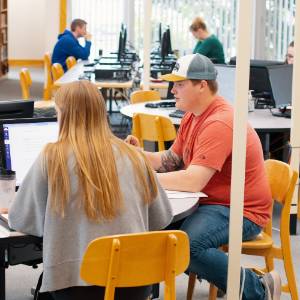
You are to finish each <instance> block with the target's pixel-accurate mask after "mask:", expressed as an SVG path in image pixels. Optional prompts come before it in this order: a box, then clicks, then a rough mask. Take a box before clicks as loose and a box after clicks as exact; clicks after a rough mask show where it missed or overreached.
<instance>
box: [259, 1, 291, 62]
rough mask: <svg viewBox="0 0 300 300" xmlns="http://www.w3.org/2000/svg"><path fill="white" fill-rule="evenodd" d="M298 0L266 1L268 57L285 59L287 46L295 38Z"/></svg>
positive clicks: (266, 46)
mask: <svg viewBox="0 0 300 300" xmlns="http://www.w3.org/2000/svg"><path fill="white" fill-rule="evenodd" d="M295 6H296V0H267V1H266V10H267V15H266V39H265V40H266V44H265V48H266V57H267V58H268V59H271V60H284V58H285V54H286V51H287V47H288V45H289V43H290V42H291V41H292V40H293V39H294V34H295V10H296V8H295Z"/></svg>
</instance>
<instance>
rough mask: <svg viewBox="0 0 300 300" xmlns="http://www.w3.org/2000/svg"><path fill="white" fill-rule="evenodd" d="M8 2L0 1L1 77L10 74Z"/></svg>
mask: <svg viewBox="0 0 300 300" xmlns="http://www.w3.org/2000/svg"><path fill="white" fill-rule="evenodd" d="M7 1H8V0H0V77H2V76H4V75H5V74H6V73H7V72H8V36H7V31H8V26H7V24H8V22H7Z"/></svg>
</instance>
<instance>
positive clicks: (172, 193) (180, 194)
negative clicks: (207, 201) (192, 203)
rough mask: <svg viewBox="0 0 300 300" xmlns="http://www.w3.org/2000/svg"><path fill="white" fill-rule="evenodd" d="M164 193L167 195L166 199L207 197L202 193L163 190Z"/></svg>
mask: <svg viewBox="0 0 300 300" xmlns="http://www.w3.org/2000/svg"><path fill="white" fill-rule="evenodd" d="M165 192H166V193H167V196H168V198H173V199H183V198H195V197H197V198H200V197H201V198H203V197H207V195H205V194H204V193H202V192H198V193H192V192H180V191H170V190H165Z"/></svg>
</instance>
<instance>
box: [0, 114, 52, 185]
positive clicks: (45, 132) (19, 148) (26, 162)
mask: <svg viewBox="0 0 300 300" xmlns="http://www.w3.org/2000/svg"><path fill="white" fill-rule="evenodd" d="M57 138H58V123H57V120H56V118H36V119H14V120H1V122H0V143H1V144H0V151H1V164H2V166H4V167H5V168H6V169H9V170H14V171H15V172H16V186H17V187H19V186H20V185H21V184H22V181H23V180H24V178H25V176H26V174H27V172H28V170H29V169H30V167H31V166H32V164H33V163H34V161H35V160H36V158H37V157H38V155H39V154H40V153H41V151H42V150H43V148H44V147H45V146H46V145H47V144H48V143H51V142H55V141H57Z"/></svg>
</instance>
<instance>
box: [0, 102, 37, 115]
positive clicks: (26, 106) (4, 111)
mask: <svg viewBox="0 0 300 300" xmlns="http://www.w3.org/2000/svg"><path fill="white" fill-rule="evenodd" d="M33 108H34V101H33V100H26V101H24V100H9V101H0V119H16V118H32V116H33Z"/></svg>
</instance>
